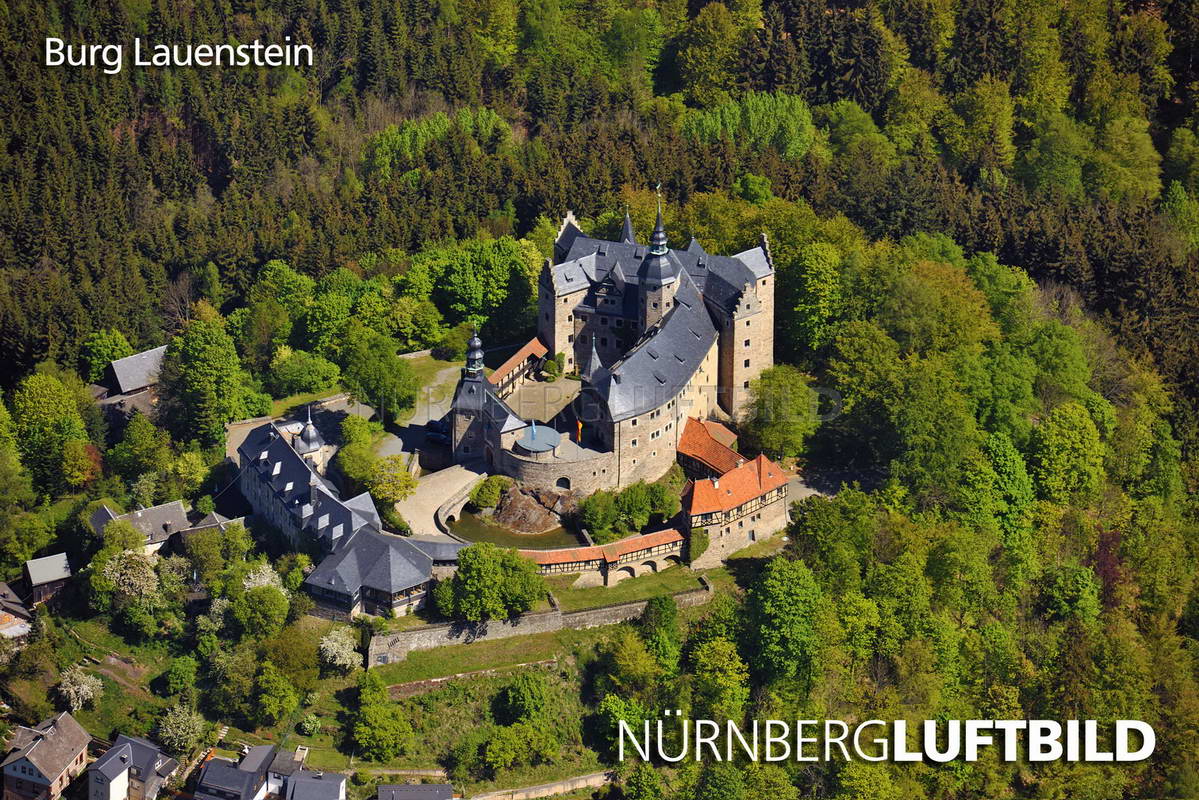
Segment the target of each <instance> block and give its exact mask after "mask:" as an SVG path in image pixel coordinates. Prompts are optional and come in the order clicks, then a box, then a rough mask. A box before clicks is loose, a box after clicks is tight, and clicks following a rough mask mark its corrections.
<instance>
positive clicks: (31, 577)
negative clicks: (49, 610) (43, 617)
mask: <svg viewBox="0 0 1199 800" xmlns="http://www.w3.org/2000/svg"><path fill="white" fill-rule="evenodd" d="M24 573H25V587H26V589H27V590H28V591H27V602H28V603H29V604H30V605H37V604H38V603H45V602H47V601H49V600H53V599H54V596H55V595H57V594H58V593H59V592H60V591H61V590H62V587H64V586H66V585H67V581H69V580H70V579H71V565H70V563H69V562H68V561H67V554H66V553H55V554H54V555H52V556H43V557H41V558H35V559H32V560H30V561H26V562H25V566H24Z"/></svg>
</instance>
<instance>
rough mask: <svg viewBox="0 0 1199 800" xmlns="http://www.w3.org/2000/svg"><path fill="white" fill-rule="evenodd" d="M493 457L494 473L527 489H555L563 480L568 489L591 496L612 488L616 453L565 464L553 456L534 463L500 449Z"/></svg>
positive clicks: (528, 458) (614, 479)
mask: <svg viewBox="0 0 1199 800" xmlns="http://www.w3.org/2000/svg"><path fill="white" fill-rule="evenodd" d="M495 455H496V457H497V460H498V461H499V462H500V463H499V465H498V468H497V469H496V470H495V471H496V472H501V473H503V474H505V475H508V476H511V477H513V478H515V479H516V480H518V481H520V482H521V483H525V484H527V485H529V486H541V487H545V488H547V489H552V488H555V487H557V483H558V481H559V480H560V479H562V478H565V479H566V480H568V481H570V487H569V488H570V489H572V490H574V491H579V492H583V493H585V494H591V493H593V492H595V491H597V490H599V489H608V488H611V487H612V486H615V485H616V478H617V474H616V454H615V453H611V452H608V453H597V454H596V456H595V457H594V458H589V459H586V460H583V461H565V460H562V459H559V458H555V457H551V458H549V459H545V460H534V459H533V458H531V457H523V456H520V455H518V454H517V453H514V452H513V451H511V450H501V451H500V452H499V453H496V454H495ZM557 488H561V487H557Z"/></svg>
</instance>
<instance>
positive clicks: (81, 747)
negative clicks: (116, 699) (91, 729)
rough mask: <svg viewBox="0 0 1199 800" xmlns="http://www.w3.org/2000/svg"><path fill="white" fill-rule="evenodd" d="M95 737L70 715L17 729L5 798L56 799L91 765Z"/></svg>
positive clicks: (10, 745) (7, 759)
mask: <svg viewBox="0 0 1199 800" xmlns="http://www.w3.org/2000/svg"><path fill="white" fill-rule="evenodd" d="M91 740H92V737H91V734H89V733H88V732H87V731H85V730H84V729H83V726H82V725H80V724H79V723H78V722H76V721H75V718H74V717H72V716H71V715H70V714H68V713H67V712H65V711H64V712H62V713H61V714H59V715H58V716H55V717H51V718H50V719H48V720H45V721H44V722H40V723H38V724H37V725H34V726H33V727H26V726H24V725H20V726H18V727H17V728H16V729H14V730H13V732H12V734H11V735H10V737H9V739H8V754H7V755H6V756H5V758H4V764H3V766H4V796H5V798H10V800H56V798H58V797H59V796H60V795H61V794H62V793H63V791H64V790H65V789H66V788H67V786H68V785H69V784H70V783H71V781H72V780H74V779H75V777H76V776H77V775H79V773H81V772H83V769H84V767H85V766H86V764H87V746H88V744H90V743H91Z"/></svg>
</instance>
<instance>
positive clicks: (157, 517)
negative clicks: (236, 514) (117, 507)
mask: <svg viewBox="0 0 1199 800" xmlns="http://www.w3.org/2000/svg"><path fill="white" fill-rule="evenodd" d="M192 516H193V515H190V514H188V512H187V509H186V508H184V506H183V501H182V500H172V501H170V502H168V503H161V504H159V505H156V506H151V507H150V508H138V509H136V510H134V511H130V512H129V513H128V514H117V513H116V512H115V511H113V510H112V509H111V508H109V507H108V506H107V505H101V506H100V507H99V508H98V509H96V511H95V512H94V513H93V514H92V516H91V519H89V520H88V524H89V525H91V528H92V530H93V531H95V532H96V535H97V536H102V535H103V534H104V529H105V528H107V527H108V525H109V523H112V522H116V521H117V520H122V521H124V522H128V523H129V524H130V525H132V526H133V527H134V528H135V529H137V530H138V531H139V532H140V533H141V534H142V535H144V536H145V537H146V555H154V554H155V553H157V552H158V551H159V550H161V549H162V548H163V546H164V545H169V546H168V550H170V549H173V550H176V551H178V550H182V543H183V541H184V540H185V539H186V538H187V537H188V535H189V534H192V533H194V532H196V531H200V530H206V529H208V528H217V529H218V530H222V531H223V530H225V528H227V527H228V526H229V525H232V524H234V523H241V522H243V520H242V519H241V518H238V519H229V518H228V517H224V516H222V515H220V514H217V513H216V512H213V513H211V514H206V515H204V516H202V517H200V515H198V514H197V515H194V516H197V517H199V519H197V520H196V521H195V522H192V521H191V517H192ZM172 542H173V543H174V544H170V543H172Z"/></svg>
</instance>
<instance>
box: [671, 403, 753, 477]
mask: <svg viewBox="0 0 1199 800" xmlns="http://www.w3.org/2000/svg"><path fill="white" fill-rule="evenodd" d="M711 425H712V427H709V425H708V423H705V422H703V421H702V420H700V419H697V418H696V417H688V418H687V424H686V425H684V426H683V435H682V436H680V437H679V453H680V454H681V455H685V456H690V457H691V458H694V459H696V460H697V461H700V462H702V463H704V464H705V465H707V466H708V467H710V468H711V469H712V471H713V472H715V473H716V474H717V475H723V474H724V473H726V472H728V471H729V470H733V469H736V468H737V467H739V466H741V465H742V464H744V463H745V459H744V458H743V457H742V456H741V454H740V453H738V452H736V451H735V450H733V449H732V448H730V447H728V446H727V445H725V444H723V443H722V442H720V441H717V439H716V437H715V436H714V435H713V428H715V429H717V430H718V431H724V433H726V434H728V435H729V436H731V437H732V441H734V442H736V441H737V435H736V434H735V433H733V432H732V431H730V430H729V429H728V428H726V427H724V426H723V425H721V424H720V423H719V422H713V423H711ZM722 438H725V440H726V441H727V437H726V436H723V435H722Z"/></svg>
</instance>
